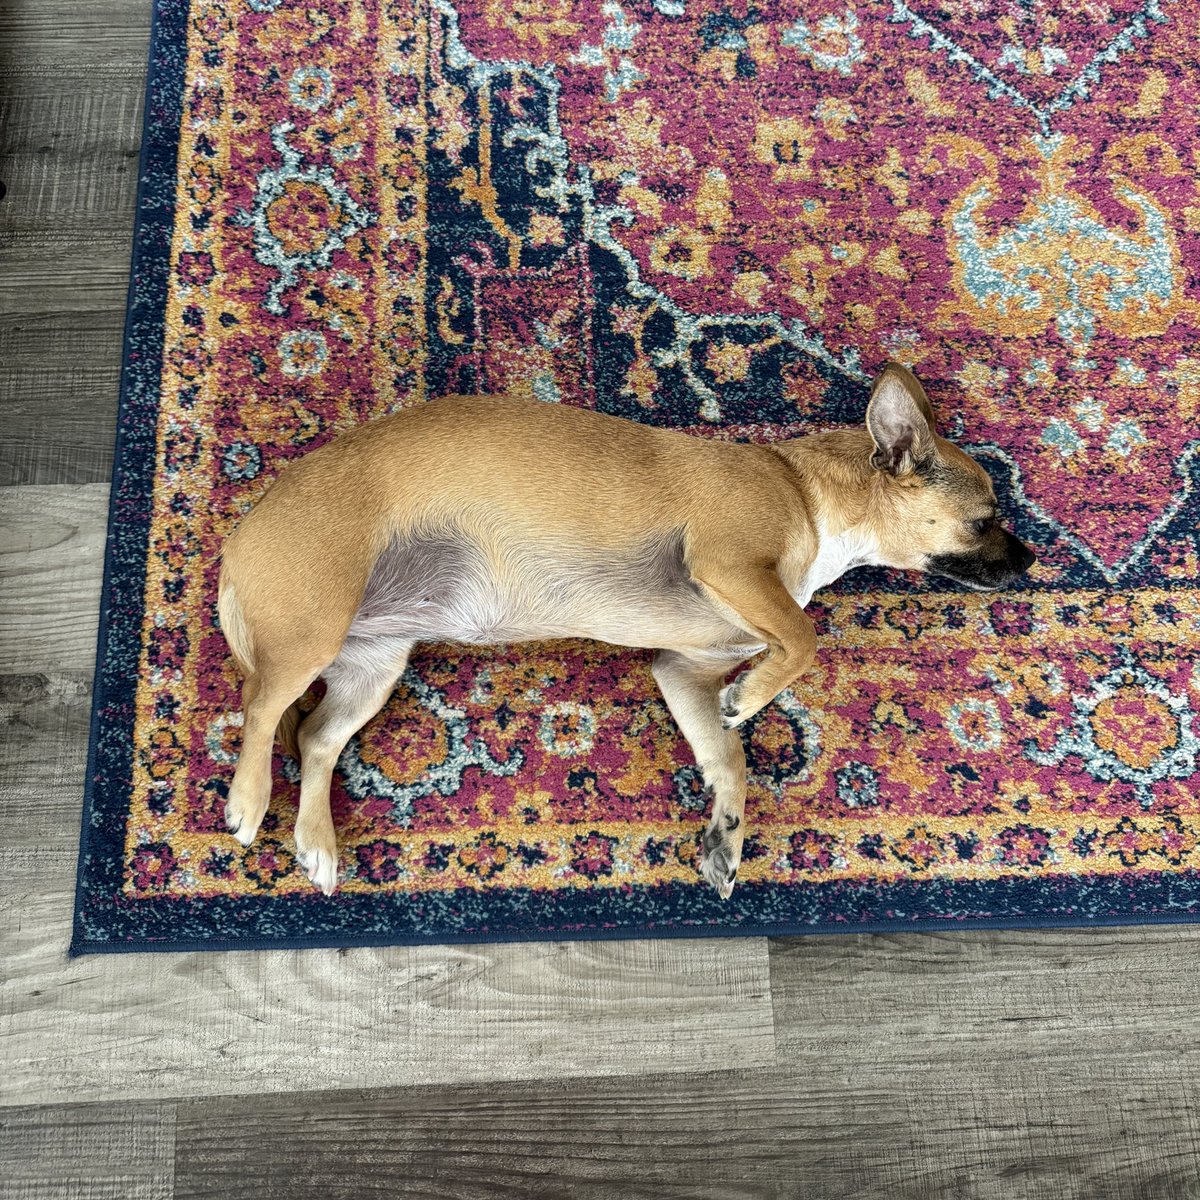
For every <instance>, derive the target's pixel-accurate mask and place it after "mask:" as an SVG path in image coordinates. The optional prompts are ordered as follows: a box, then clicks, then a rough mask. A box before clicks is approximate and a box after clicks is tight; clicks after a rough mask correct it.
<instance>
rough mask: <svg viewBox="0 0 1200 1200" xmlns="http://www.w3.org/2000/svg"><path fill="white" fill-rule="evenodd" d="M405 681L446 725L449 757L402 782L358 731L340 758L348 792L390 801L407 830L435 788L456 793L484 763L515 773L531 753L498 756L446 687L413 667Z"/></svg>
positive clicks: (493, 771) (441, 792)
mask: <svg viewBox="0 0 1200 1200" xmlns="http://www.w3.org/2000/svg"><path fill="white" fill-rule="evenodd" d="M404 683H405V685H406V686H407V687H408V688H409V690H410V691H412V692H413V693H414V694H415V695H416V697H417V700H418V701H419V702H420V705H421V707H422V708H424V709H425V710H426V711H427V712H431V713H433V715H434V716H435V717H437V719H438V720H439V721H441V722H442V723H443V724H444V725H445V727H446V757H445V759H444V761H442V762H441V763H439V764H438V765H437V766H433V767H430V768H429V769H428V770H427V771H425V772H424V773H423V774H422V775H421V777H420V778H419V779H417V780H415V781H414V782H412V783H397V782H396V781H395V780H394V779H389V778H388V777H387V775H385V774H384V773H383V772H382V771H381V770H380V769H379V768H378V767H377V766H375V765H374V764H373V763H369V762H367V761H366V760H365V759H364V758H363V757H362V753H361V751H360V748H359V739H358V737H357V735H356V736H355V737H353V738H352V739H351V740H350V743H349V744H348V745H347V746H346V749H345V750H343V751H342V756H341V758H340V759H339V760H338V767H339V769H340V771H341V775H342V781H343V783H344V785H345V788H346V791H347V792H349V793H350V795H351V796H352V797H353V798H354V799H355V800H377V799H382V800H388V801H390V802H391V805H392V814H391V820H392V821H394V822H395V823H396V824H397V825H400V826H402V827H403V828H405V829H407V828H408V825H409V822H410V821H411V820H412V812H413V801H414V800H420V799H423V798H424V797H426V796H432V795H434V794H435V793H436V794H437V795H439V796H453V795H454V794H455V793H456V792H457V791H459V789H460V788H461V787H462V777H463V772H464V771H466V770H467V769H468V768H469V767H478V768H479V769H480V770H481V771H486V772H487V773H488V774H489V775H499V776H506V775H515V774H516V773H517V772H518V771H519V770H520V769H521V768H522V767H523V766H524V765H525V753H524V751H523V750H520V749H516V750H514V751H513V752H512V754H511V755H509V757H508V758H507V759H506V760H505V761H504V762H499V761H498V760H497V759H495V758H494V757H493V756H492V754H491V752H490V751H489V750H488V748H487V745H486V743H485V742H484V740H483V738H481V737H479V736H477V735H476V734H474V733H473V731H472V729H471V726H470V723H469V722H468V720H467V714H466V713H465V712H464V711H463V710H462V709H461V708H455V707H454V706H453V705H452V704H449V703H447V701H446V697H445V696H444V695H443V694H442V693H441V692H439V691H438V690H437V689H436V688H434V687H431V686H430V685H429V684H427V683H424V682H422V680H420V679H419V678H418V677H417V676H416V675H415V674H414V673H413V671H412V670H411V668H410V669H409V670H408V671H406V672H405V674H404Z"/></svg>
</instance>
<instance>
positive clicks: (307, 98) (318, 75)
mask: <svg viewBox="0 0 1200 1200" xmlns="http://www.w3.org/2000/svg"><path fill="white" fill-rule="evenodd" d="M311 83H316V84H319V85H320V86H319V90H318V91H316V92H315V93H312V94H310V93H309V92H308V91H307V90H306V87H305V85H306V84H311ZM288 96H289V97H290V98H291V101H292V103H293V104H294V105H296V107H297V108H303V109H307V111H308V112H312V113H315V112H316V111H317V110H318V109H321V108H324V107H325V105H326V104H328V103H329V101H330V100H331V99H332V98H333V76H332V75H331V74H330V73H329V71H327V70H326V69H325V68H324V67H297V68H296V71H295V73H294V74H293V75H292V78H291V81H290V82H289V83H288Z"/></svg>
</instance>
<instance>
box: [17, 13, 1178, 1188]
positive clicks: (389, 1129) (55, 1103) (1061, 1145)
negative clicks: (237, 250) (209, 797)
mask: <svg viewBox="0 0 1200 1200" xmlns="http://www.w3.org/2000/svg"><path fill="white" fill-rule="evenodd" d="M148 31H149V4H148V2H147V0H106V2H105V3H104V4H99V3H82V4H81V3H77V2H76V0H7V3H6V4H5V5H3V6H0V180H3V182H4V183H5V185H6V189H7V194H6V195H5V196H4V198H3V199H0V485H3V486H0V1198H3V1200H9V1198H14V1200H17V1198H19V1200H60V1198H62V1200H102V1198H103V1200H110V1198H111V1200H118V1198H120V1200H151V1198H154V1200H160V1198H167V1197H176V1196H177V1197H181V1198H184V1197H186V1198H195V1197H212V1198H214V1200H225V1198H236V1197H243V1196H245V1197H250V1196H254V1197H255V1198H256V1200H258V1198H260V1197H288V1198H296V1200H304V1198H307V1197H314V1198H316V1197H320V1198H321V1200H326V1198H329V1200H333V1198H337V1197H351V1196H353V1197H359V1196H362V1195H378V1196H388V1197H391V1196H405V1197H408V1196H414V1197H417V1196H419V1197H430V1198H436V1200H453V1198H458V1197H463V1198H466V1197H472V1198H473V1197H512V1198H514V1200H516V1198H524V1197H553V1198H555V1200H557V1198H559V1197H568V1196H570V1197H575V1196H578V1197H588V1198H595V1200H610V1198H614V1197H621V1198H626V1197H629V1198H636V1197H647V1198H651V1197H653V1198H656V1200H667V1198H671V1200H692V1198H696V1200H701V1198H708V1197H712V1198H714V1200H715V1198H718V1197H719V1198H721V1200H726V1198H730V1200H732V1198H734V1197H737V1198H743V1197H744V1198H747V1200H759V1198H761V1200H768V1198H774V1197H780V1198H788V1200H796V1198H800V1200H810V1198H813V1200H841V1198H843V1197H847V1198H849V1197H864V1198H866V1197H872V1198H873V1197H880V1198H883V1197H887V1198H888V1200H941V1198H945V1200H1200V1165H1198V1164H1200V1131H1198V1129H1197V1124H1198V1121H1200V1117H1198V1116H1197V1113H1198V1112H1200V1066H1197V1063H1196V1059H1195V1056H1194V1054H1193V1053H1192V1051H1193V1048H1194V1046H1195V1044H1196V1041H1197V1035H1198V1033H1200V1018H1198V1017H1197V1015H1196V1012H1195V1001H1194V997H1195V994H1196V990H1197V983H1198V982H1200V980H1198V979H1197V968H1196V966H1195V963H1196V961H1197V959H1198V957H1200V929H1197V928H1193V927H1188V926H1160V927H1151V928H1140V929H1139V928H1131V929H1120V930H1090V931H1038V932H1019V931H1017V932H991V931H986V930H967V931H963V932H961V933H954V934H939V935H917V934H907V935H896V936H883V937H840V938H808V939H781V940H777V941H773V942H771V943H770V944H769V946H768V944H767V943H765V942H764V941H762V940H761V939H734V940H728V941H726V940H715V941H698V942H674V941H653V942H611V943H574V944H570V945H556V944H542V945H523V946H507V947H506V946H488V947H434V948H418V949H406V948H392V949H384V950H349V951H344V952H337V951H312V952H303V953H294V952H286V951H280V952H272V953H254V952H247V953H239V954H188V955H162V956H143V957H132V958H130V957H114V958H107V957H92V958H84V959H80V960H76V961H74V962H72V961H69V960H67V958H66V956H65V950H66V945H67V941H68V937H69V930H70V915H71V905H72V890H73V882H74V870H75V847H76V842H77V838H78V830H79V816H80V798H81V795H82V790H83V777H84V771H85V769H86V768H85V758H86V745H87V725H88V713H89V710H90V698H91V682H92V664H93V657H94V652H95V633H96V624H97V614H96V605H97V599H98V595H99V587H100V572H101V565H102V557H103V548H104V536H105V517H106V498H107V484H108V479H109V473H110V470H111V462H112V442H113V433H114V430H115V414H116V399H117V386H118V370H119V362H120V352H121V331H122V326H123V320H124V297H125V288H126V282H127V278H128V269H129V248H130V243H131V231H132V219H133V202H134V192H135V188H136V178H135V175H136V162H137V153H138V140H139V135H140V108H141V97H142V90H143V84H144V63H145V57H146V44H147V38H148ZM363 1088H371V1089H372V1090H369V1091H368V1090H360V1089H363Z"/></svg>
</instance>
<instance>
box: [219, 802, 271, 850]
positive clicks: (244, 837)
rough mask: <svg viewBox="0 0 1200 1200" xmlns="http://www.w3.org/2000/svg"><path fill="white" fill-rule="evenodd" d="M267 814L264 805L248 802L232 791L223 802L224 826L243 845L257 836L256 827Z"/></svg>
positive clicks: (248, 843)
mask: <svg viewBox="0 0 1200 1200" xmlns="http://www.w3.org/2000/svg"><path fill="white" fill-rule="evenodd" d="M266 815H267V810H266V807H265V806H263V807H261V808H260V807H258V806H257V805H254V804H250V803H248V802H247V801H246V800H245V799H244V797H240V796H238V795H237V793H236V792H235V793H232V794H231V795H230V797H229V800H228V801H227V802H226V804H225V828H226V829H228V830H229V832H230V833H232V834H233V836H234V837H235V838H237V840H238V841H239V842H241V844H242V845H243V846H249V845H250V843H251V842H252V841H254V839H255V838H256V837H257V836H258V827H259V826H260V825H261V824H262V819H263V817H265V816H266Z"/></svg>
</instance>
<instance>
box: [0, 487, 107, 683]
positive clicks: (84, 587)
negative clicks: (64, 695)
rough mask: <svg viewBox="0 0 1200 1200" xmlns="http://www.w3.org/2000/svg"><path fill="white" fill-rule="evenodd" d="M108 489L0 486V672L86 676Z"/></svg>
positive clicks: (91, 658) (96, 607)
mask: <svg viewBox="0 0 1200 1200" xmlns="http://www.w3.org/2000/svg"><path fill="white" fill-rule="evenodd" d="M107 516H108V487H107V486H106V485H105V484H100V483H92V484H80V485H77V486H76V485H59V486H56V485H46V486H35V487H11V488H0V675H8V674H17V675H27V674H32V673H38V672H43V673H44V672H48V671H54V670H57V669H66V670H68V671H73V672H75V673H76V674H78V673H79V672H87V673H89V674H90V672H91V669H92V666H93V662H94V659H95V655H96V630H97V627H98V623H99V604H100V584H101V579H102V576H103V571H104V544H105V535H106V529H107Z"/></svg>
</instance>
